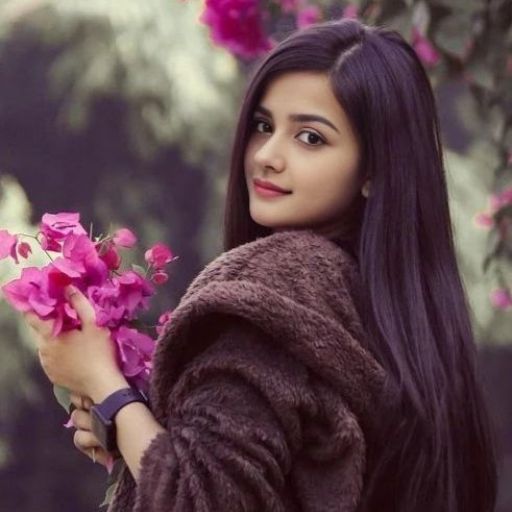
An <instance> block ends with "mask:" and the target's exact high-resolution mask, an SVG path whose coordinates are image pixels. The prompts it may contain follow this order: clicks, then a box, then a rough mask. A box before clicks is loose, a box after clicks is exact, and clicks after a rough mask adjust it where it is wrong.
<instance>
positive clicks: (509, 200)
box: [475, 186, 512, 228]
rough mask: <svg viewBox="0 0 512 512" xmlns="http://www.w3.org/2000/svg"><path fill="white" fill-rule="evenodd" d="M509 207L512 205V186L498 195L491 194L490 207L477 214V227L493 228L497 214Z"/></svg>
mask: <svg viewBox="0 0 512 512" xmlns="http://www.w3.org/2000/svg"><path fill="white" fill-rule="evenodd" d="M509 205H512V186H510V187H507V188H505V189H503V190H502V191H501V192H498V193H497V194H491V196H490V198H489V207H488V208H487V209H486V210H485V211H483V212H479V213H477V214H476V216H475V223H476V225H477V226H479V227H482V228H491V227H493V226H494V216H495V214H496V213H497V212H498V211H499V210H501V209H502V208H505V207H506V206H509Z"/></svg>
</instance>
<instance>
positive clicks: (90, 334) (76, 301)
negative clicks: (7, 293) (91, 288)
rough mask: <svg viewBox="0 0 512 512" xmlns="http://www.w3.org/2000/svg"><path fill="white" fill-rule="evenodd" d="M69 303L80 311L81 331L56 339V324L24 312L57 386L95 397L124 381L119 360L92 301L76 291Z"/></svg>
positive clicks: (41, 360)
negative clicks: (109, 386) (117, 382)
mask: <svg viewBox="0 0 512 512" xmlns="http://www.w3.org/2000/svg"><path fill="white" fill-rule="evenodd" d="M68 300H69V302H70V304H71V306H72V307H73V309H74V310H75V311H76V312H77V315H78V318H79V319H80V322H81V330H77V329H75V330H72V331H67V332H64V333H61V334H60V335H58V336H56V337H53V336H52V321H49V320H47V321H44V320H41V319H40V318H39V317H38V316H37V315H35V314H34V313H24V315H25V319H26V321H27V323H28V324H29V325H30V327H32V328H33V330H34V335H35V339H36V341H37V344H38V352H39V360H40V362H41V366H42V367H43V370H44V372H45V373H46V375H47V377H48V378H49V380H50V381H51V382H53V384H56V385H58V386H61V387H64V388H67V389H68V390H69V391H71V392H73V393H75V394H76V395H80V396H90V397H93V398H94V397H95V396H96V394H97V391H98V389H100V388H101V389H103V388H105V387H106V385H107V384H109V383H110V382H112V381H116V380H117V381H119V380H120V379H121V378H124V376H123V375H122V373H121V371H120V369H119V366H118V363H117V358H116V349H115V344H114V342H113V341H112V339H111V335H110V330H109V329H108V328H106V327H99V326H97V325H96V314H95V311H94V308H93V305H92V304H91V303H90V302H89V300H88V298H87V297H86V296H85V295H84V294H82V293H81V292H80V291H79V290H77V289H76V288H75V289H73V290H72V291H71V294H69V295H68Z"/></svg>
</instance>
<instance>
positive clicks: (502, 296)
mask: <svg viewBox="0 0 512 512" xmlns="http://www.w3.org/2000/svg"><path fill="white" fill-rule="evenodd" d="M491 303H492V305H493V306H494V307H495V308H498V309H508V308H509V307H510V306H512V296H511V295H510V290H507V289H506V288H498V289H496V290H493V291H492V292H491Z"/></svg>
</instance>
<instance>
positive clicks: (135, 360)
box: [113, 325, 155, 384]
mask: <svg viewBox="0 0 512 512" xmlns="http://www.w3.org/2000/svg"><path fill="white" fill-rule="evenodd" d="M113 338H114V340H115V342H116V344H117V348H118V355H119V360H120V361H119V362H120V367H121V370H122V372H123V374H124V375H125V376H126V377H127V378H134V377H136V378H138V380H139V384H140V383H141V381H142V382H147V380H148V378H149V374H150V371H151V369H152V364H151V358H152V357H153V352H154V350H155V341H154V340H153V339H152V338H151V337H150V336H147V335H146V334H143V333H141V332H139V331H137V329H132V328H129V327H126V326H124V325H122V326H121V327H119V329H118V330H117V331H113Z"/></svg>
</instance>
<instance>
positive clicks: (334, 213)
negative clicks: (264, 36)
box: [244, 72, 362, 237]
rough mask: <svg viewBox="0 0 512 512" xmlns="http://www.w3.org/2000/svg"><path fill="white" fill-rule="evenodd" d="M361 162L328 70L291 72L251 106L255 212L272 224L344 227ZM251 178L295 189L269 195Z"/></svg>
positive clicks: (328, 231)
mask: <svg viewBox="0 0 512 512" xmlns="http://www.w3.org/2000/svg"><path fill="white" fill-rule="evenodd" d="M312 116H315V117H316V119H313V117H312ZM358 162H359V147H358V144H357V141H356V138H355V135H354V134H353V132H352V128H351V127H350V125H349V122H348V119H347V117H346V115H345V112H344V111H343V109H342V107H341V105H340V104H339V103H338V101H337V100H336V98H335V96H334V94H333V92H332V90H331V87H330V84H329V80H328V78H327V75H326V74H324V73H314V72H291V73H287V74H284V75H282V76H280V77H278V78H276V79H275V80H274V81H272V82H271V83H270V84H269V86H268V87H267V89H266V91H265V93H264V95H263V97H262V99H261V102H260V104H259V105H258V106H257V108H256V109H255V111H254V112H253V125H252V132H251V136H250V139H249V142H248V145H247V149H246V153H245V162H244V167H245V179H246V183H247V188H248V191H249V201H250V206H249V207H250V214H251V217H252V219H253V220H254V221H255V222H256V223H257V224H260V225H263V226H266V227H269V228H272V229H273V230H274V231H278V230H281V229H287V228H306V227H307V228H312V229H314V230H315V231H316V232H318V233H321V234H324V235H326V236H328V237H334V236H337V235H338V234H341V233H343V213H344V212H345V211H346V209H347V207H348V206H349V205H350V203H351V202H352V200H353V199H354V198H355V195H356V194H360V193H361V190H360V188H361V185H362V184H361V182H360V178H358V176H357V167H358ZM254 179H260V180H264V181H269V182H271V183H273V184H275V185H277V186H279V187H281V188H283V189H285V190H287V191H290V192H291V193H289V194H286V195H279V196H277V197H264V196H262V195H260V194H258V192H257V190H256V189H255V186H254V182H253V180H254Z"/></svg>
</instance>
